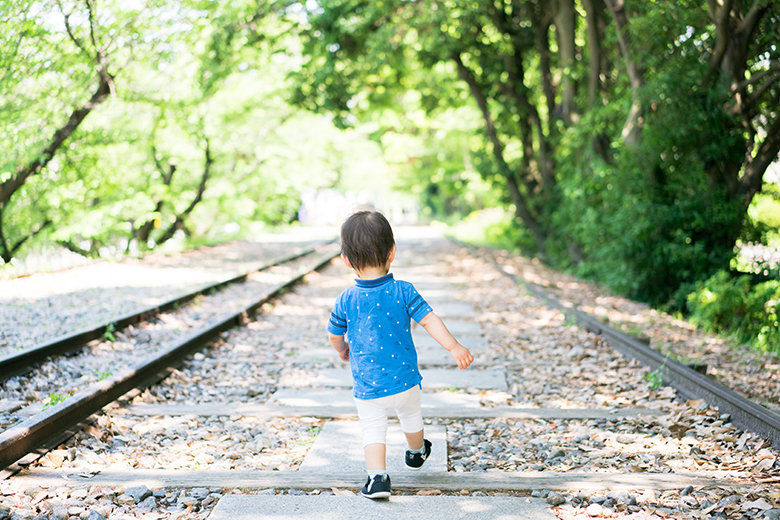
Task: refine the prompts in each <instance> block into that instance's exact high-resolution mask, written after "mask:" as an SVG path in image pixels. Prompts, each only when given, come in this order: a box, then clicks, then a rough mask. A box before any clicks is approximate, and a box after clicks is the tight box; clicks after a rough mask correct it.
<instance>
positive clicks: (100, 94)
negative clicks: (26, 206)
mask: <svg viewBox="0 0 780 520" xmlns="http://www.w3.org/2000/svg"><path fill="white" fill-rule="evenodd" d="M109 93H110V89H109V85H108V82H107V81H106V80H105V78H104V77H102V76H100V83H99V85H98V88H97V90H96V91H95V93H94V94H92V97H91V98H90V100H89V101H88V102H87V103H85V104H84V105H83V106H81V107H80V108H77V109H75V110H74V111H73V112H72V113H71V114H70V117H69V118H68V121H67V122H66V123H65V124H64V125H63V126H62V127H60V128H59V129H58V130H57V131H56V132H54V135H53V136H52V138H51V140H50V141H49V144H48V145H47V146H46V147H45V148H43V150H41V151H40V152H39V153H38V156H37V157H36V158H35V159H33V160H32V161H31V162H30V163H28V164H27V165H25V166H20V167H19V168H18V169H17V170H16V173H15V174H14V175H13V176H12V177H11V178H9V179H8V180H6V181H5V182H3V183H2V184H0V207H2V206H4V205H5V204H7V203H8V201H9V200H11V196H12V195H13V194H14V193H15V192H16V191H17V190H18V189H19V188H20V187H21V186H22V185H23V184H24V183H25V182H27V179H28V178H30V177H32V176H33V175H37V174H39V173H40V172H41V171H43V169H44V168H45V167H46V165H47V164H49V161H51V160H52V158H53V157H54V154H55V153H56V152H57V150H58V149H59V148H60V146H62V143H64V142H65V140H66V139H67V138H68V137H70V136H71V134H73V132H74V131H75V130H76V128H78V126H79V125H80V124H81V122H82V121H84V118H85V117H87V115H88V114H89V113H90V112H91V111H92V110H94V109H95V107H97V106H98V105H99V104H100V103H102V102H103V101H104V100H105V99H106V98H107V97H108V95H109Z"/></svg>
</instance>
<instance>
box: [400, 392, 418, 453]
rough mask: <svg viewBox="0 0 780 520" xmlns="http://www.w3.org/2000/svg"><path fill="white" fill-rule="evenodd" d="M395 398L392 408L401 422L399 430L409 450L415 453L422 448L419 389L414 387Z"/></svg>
mask: <svg viewBox="0 0 780 520" xmlns="http://www.w3.org/2000/svg"><path fill="white" fill-rule="evenodd" d="M393 397H395V398H396V399H395V402H394V403H393V405H394V406H393V407H394V408H395V411H396V413H397V414H398V420H399V421H401V429H402V430H403V432H404V435H405V436H406V444H408V445H409V449H410V450H412V451H417V450H419V449H421V448H422V447H423V433H424V431H423V419H422V409H421V408H420V387H419V386H415V387H413V388H410V389H409V390H407V391H405V392H402V393H400V394H398V395H396V396H393Z"/></svg>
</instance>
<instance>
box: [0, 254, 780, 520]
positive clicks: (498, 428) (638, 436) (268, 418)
mask: <svg viewBox="0 0 780 520" xmlns="http://www.w3.org/2000/svg"><path fill="white" fill-rule="evenodd" d="M464 253H465V250H464V249H461V248H459V247H456V246H454V245H452V244H447V243H445V242H443V241H437V240H430V241H421V242H416V243H413V242H407V243H404V242H400V243H399V255H398V259H397V260H396V265H397V269H394V272H396V273H397V275H396V276H397V277H398V278H402V279H408V280H410V281H413V282H415V284H416V285H417V287H418V289H419V290H420V292H421V293H422V294H423V296H425V297H426V298H427V299H428V300H429V301H430V302H431V304H432V306H433V307H434V309H435V310H436V312H437V313H438V314H440V315H441V316H442V317H443V318H444V319H445V321H446V322H447V324H448V326H449V327H450V329H451V330H452V331H453V333H454V334H455V335H456V336H458V337H459V338H460V339H461V342H462V343H464V344H466V345H467V346H469V348H471V349H472V351H473V352H474V354H475V358H476V361H475V364H474V366H473V367H472V368H470V369H469V370H468V371H465V372H458V371H457V370H456V369H453V367H452V364H451V363H449V362H448V360H447V359H446V356H442V352H443V350H441V349H438V350H437V348H436V346H435V345H433V344H431V342H430V341H429V340H428V339H426V336H424V335H421V334H419V332H420V331H419V330H415V339H416V344H417V346H418V351H419V353H420V364H421V366H422V372H423V377H424V382H423V384H424V387H425V392H424V395H423V406H424V416H425V417H426V436H427V437H428V438H430V439H431V440H432V441H433V442H434V454H433V456H432V457H431V459H430V460H429V462H428V463H426V466H425V467H424V469H423V470H422V471H421V472H419V473H412V472H408V471H405V470H403V469H401V468H399V467H398V465H399V461H400V458H401V457H402V454H403V449H404V447H403V445H402V441H401V439H400V433H399V431H398V429H397V426H396V427H395V428H393V427H392V425H391V431H390V437H389V439H388V465H389V470H390V474H391V478H392V482H393V488H394V490H395V491H396V495H394V496H393V497H392V498H391V499H390V501H388V502H384V503H381V502H380V503H375V502H371V503H367V502H366V499H363V498H361V497H356V496H354V494H355V491H356V489H359V487H360V485H361V484H362V482H363V481H364V480H365V476H364V475H365V473H363V471H362V469H363V455H362V449H361V446H362V444H361V443H360V438H359V433H358V429H357V423H356V421H355V415H354V405H353V404H352V403H351V396H350V391H349V390H348V388H347V387H349V386H350V385H351V381H350V377H349V373H348V369H346V368H345V366H344V365H343V364H341V363H340V362H339V361H338V360H337V359H336V358H335V354H334V353H332V352H330V351H329V350H328V349H329V347H327V346H326V345H324V342H323V338H324V333H323V330H324V325H325V322H326V320H327V315H328V311H329V309H330V304H331V303H332V301H333V298H335V296H336V295H337V294H338V292H339V291H340V290H341V289H342V288H343V287H346V286H347V285H348V284H349V283H350V277H349V272H347V271H346V270H344V268H343V266H341V267H339V266H338V265H331V266H328V267H326V268H325V269H323V270H321V271H320V272H318V273H315V274H311V275H309V276H308V277H307V281H308V283H307V284H306V285H300V286H298V287H297V288H296V290H295V291H293V292H289V293H287V294H285V295H284V296H283V297H282V298H281V299H280V300H279V301H278V302H277V304H276V305H274V306H273V307H270V306H268V307H266V308H264V312H263V313H262V315H261V316H260V317H258V318H256V319H248V320H246V321H245V322H244V326H243V327H240V328H234V329H231V330H229V331H224V332H221V334H220V336H219V339H217V340H216V341H215V342H214V343H213V344H212V345H211V346H210V347H209V348H208V349H206V351H204V352H203V353H201V354H196V355H195V356H192V357H190V358H189V359H187V360H186V361H185V363H184V364H183V365H182V367H181V368H180V369H178V370H175V371H173V372H172V373H171V374H170V376H169V377H168V378H166V379H165V380H163V381H161V382H160V383H158V384H156V385H153V386H151V387H150V388H149V389H147V390H145V391H143V392H139V391H137V392H136V393H135V394H133V395H126V396H125V400H124V404H122V405H119V404H116V403H114V404H112V405H109V406H107V407H105V408H103V410H102V411H101V412H99V413H97V414H96V415H95V416H94V417H93V424H92V425H91V426H88V427H86V428H84V429H83V431H81V432H79V433H78V434H77V435H76V436H75V438H73V439H71V440H69V441H66V442H64V443H62V444H61V445H59V446H57V448H58V449H55V450H54V451H52V452H50V453H49V454H47V455H46V456H45V457H43V458H41V459H40V460H39V461H38V462H36V463H35V464H32V465H31V467H29V468H28V469H26V470H25V471H22V472H21V473H19V474H18V475H17V476H15V477H13V478H11V479H9V480H7V481H5V482H3V483H2V485H0V490H2V491H4V493H6V494H7V496H11V497H14V499H16V501H17V502H18V503H15V504H13V509H14V511H16V512H17V513H16V514H23V513H19V512H20V511H21V512H24V511H27V512H34V513H35V514H36V515H37V514H44V515H50V516H52V515H54V516H52V517H56V514H55V509H57V506H58V504H59V509H58V513H57V514H60V513H62V508H63V507H65V506H67V505H68V504H72V505H71V506H70V507H71V508H72V509H70V510H68V511H66V512H67V513H68V514H70V513H77V514H76V515H72V516H77V517H79V518H92V520H99V518H98V517H97V516H95V514H99V515H101V516H102V517H105V518H117V519H122V518H174V519H178V518H206V517H209V518H213V519H216V520H220V519H223V518H231V519H232V518H247V519H249V518H252V519H256V518H282V517H283V518H303V517H314V518H344V519H351V518H363V517H364V516H366V514H373V515H374V516H378V517H379V518H383V517H386V518H398V517H405V516H411V515H412V514H414V516H416V517H419V518H484V519H490V518H505V519H509V518H556V517H557V518H591V517H623V518H652V517H675V518H710V517H712V516H715V517H719V518H743V517H747V518H759V517H761V515H765V516H766V517H767V518H771V515H773V514H775V515H776V514H777V513H776V512H780V508H778V505H779V504H778V499H780V493H779V488H778V480H780V479H778V477H777V475H778V467H779V466H780V464H778V461H777V459H778V457H777V452H776V451H775V450H774V449H772V448H771V446H770V445H771V441H769V440H768V439H766V438H765V437H762V436H760V435H756V434H753V433H751V432H748V431H743V430H741V429H739V428H738V427H737V426H736V425H734V424H733V421H732V418H731V416H730V414H728V413H724V412H722V411H719V410H717V409H713V408H710V407H709V406H708V405H707V404H706V402H705V401H703V400H700V399H699V400H697V399H687V400H686V399H681V398H680V397H679V396H678V394H677V392H676V391H675V390H674V389H673V388H671V387H664V388H659V389H650V388H648V387H647V385H646V381H645V376H646V374H647V373H648V368H647V367H643V366H641V365H640V364H639V363H638V362H637V361H635V360H630V359H626V358H624V357H622V356H620V355H616V354H615V353H614V351H613V350H612V348H611V347H610V346H609V345H608V344H607V343H606V342H605V341H603V338H602V337H601V336H599V335H596V334H593V333H592V332H588V331H587V330H585V329H583V328H580V327H576V326H570V324H568V323H567V322H566V318H565V315H564V314H563V313H562V312H561V311H560V310H558V309H555V308H550V307H548V306H546V305H544V304H543V302H541V301H540V299H539V298H538V296H536V295H533V294H529V293H524V292H523V290H522V289H519V290H518V287H517V286H516V284H515V283H514V282H510V281H509V280H507V279H505V278H503V277H502V276H501V275H500V274H498V272H497V271H495V270H493V269H492V268H491V267H490V266H489V264H486V263H485V262H484V261H482V260H479V259H477V258H474V257H473V256H470V255H466V254H464ZM423 334H424V332H423ZM444 354H446V352H445V353H444ZM228 387H230V388H231V389H235V388H241V389H246V391H245V394H244V395H245V398H244V399H242V401H241V402H236V401H235V400H230V401H226V400H224V399H222V398H221V394H222V392H221V389H224V388H228ZM212 390H214V391H212ZM74 497H75V498H74ZM69 501H70V502H69ZM79 508H80V510H79ZM93 511H94V512H95V514H93ZM104 513H105V514H104ZM1 515H2V513H1V512H0V516H1ZM90 515H92V517H90ZM382 515H384V516H382ZM718 515H720V516H718ZM30 518H34V517H33V516H31V517H30Z"/></svg>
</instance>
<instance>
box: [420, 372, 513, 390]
mask: <svg viewBox="0 0 780 520" xmlns="http://www.w3.org/2000/svg"><path fill="white" fill-rule="evenodd" d="M420 372H421V373H422V376H423V382H422V384H423V388H428V389H432V388H437V389H438V388H441V389H446V388H478V389H492V390H503V391H506V390H507V389H508V387H507V384H506V373H505V372H504V370H503V369H501V368H491V369H488V370H475V369H467V370H458V369H451V370H450V369H446V368H429V369H425V370H421V371H420Z"/></svg>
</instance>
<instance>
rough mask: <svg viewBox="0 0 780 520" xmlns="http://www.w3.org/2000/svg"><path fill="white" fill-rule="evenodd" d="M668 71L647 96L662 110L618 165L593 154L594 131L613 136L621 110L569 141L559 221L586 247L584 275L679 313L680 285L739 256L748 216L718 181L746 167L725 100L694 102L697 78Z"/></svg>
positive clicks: (588, 124) (561, 254) (605, 112)
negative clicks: (730, 167)
mask: <svg viewBox="0 0 780 520" xmlns="http://www.w3.org/2000/svg"><path fill="white" fill-rule="evenodd" d="M667 67H668V70H665V71H664V72H663V73H660V72H659V74H658V75H656V76H655V77H654V79H653V82H652V84H651V85H650V86H648V89H647V91H648V95H649V96H650V99H649V100H648V103H655V105H653V106H654V109H653V110H652V112H651V113H650V114H649V115H648V116H647V120H646V122H645V126H644V133H643V137H644V139H643V142H642V146H641V147H633V148H630V149H622V150H618V151H617V154H616V156H615V161H614V163H613V164H607V163H605V162H604V161H603V160H601V159H600V158H599V157H597V156H596V155H595V153H594V152H593V151H591V150H592V147H591V138H592V133H591V132H589V131H588V130H589V129H591V128H596V129H601V128H603V129H604V130H606V129H607V128H609V127H612V128H614V125H613V124H610V121H614V119H615V112H614V107H605V108H603V109H597V110H593V111H591V112H590V113H589V114H588V115H587V116H586V117H585V118H584V119H583V120H582V122H581V124H580V125H578V126H581V129H579V130H578V131H573V132H570V133H569V135H568V136H567V137H566V139H565V140H564V141H563V146H564V148H565V149H566V150H567V152H568V153H566V155H567V156H569V157H572V158H574V157H576V158H578V160H577V161H567V162H564V163H562V164H561V167H560V171H561V177H562V181H561V186H562V193H563V197H564V199H565V203H564V204H563V205H562V206H561V208H560V210H559V211H558V212H556V214H555V216H554V218H555V221H556V222H557V223H558V225H559V229H560V230H561V231H562V232H563V233H565V236H566V237H568V238H570V239H573V241H574V242H575V243H577V244H578V245H579V247H580V248H581V251H582V254H583V257H584V258H583V261H582V262H581V263H579V265H577V270H578V273H579V274H580V275H583V276H586V277H590V278H596V279H598V280H600V281H603V282H605V283H607V284H608V285H610V286H611V287H612V288H613V289H615V290H617V291H619V292H622V293H625V294H629V295H630V296H632V297H634V298H638V299H640V300H644V301H649V302H651V303H653V304H657V305H660V304H668V303H671V304H672V307H671V309H673V310H679V309H680V308H681V307H684V294H682V298H681V296H680V294H681V293H680V291H679V289H680V287H681V285H683V284H688V283H695V282H696V281H698V280H703V279H706V278H708V277H709V276H711V275H712V274H713V273H715V272H716V271H718V270H720V269H724V268H727V267H728V265H729V261H730V259H731V258H732V256H733V245H734V242H735V240H736V238H737V237H738V236H739V234H740V230H741V228H742V223H743V219H744V207H743V206H742V203H741V202H740V201H739V200H738V199H734V198H732V197H731V196H730V195H729V194H728V193H727V192H726V190H725V189H723V188H722V187H719V186H718V185H717V184H716V183H714V182H713V178H717V177H719V176H725V175H729V173H727V172H725V171H723V170H722V166H723V165H724V164H728V163H729V162H732V163H733V162H734V161H739V160H741V159H740V158H739V150H740V149H742V147H743V146H744V143H743V142H742V137H741V134H740V132H739V122H738V121H737V120H735V119H734V118H732V117H730V116H728V115H726V114H724V113H723V112H722V110H719V109H718V107H719V106H720V105H721V104H722V103H723V102H724V95H725V94H723V93H721V92H719V91H718V90H712V91H707V92H699V93H698V94H695V95H687V92H690V91H693V92H695V91H696V89H697V88H698V87H697V81H699V80H700V78H697V77H696V75H695V74H693V73H692V72H691V71H690V70H681V69H678V68H677V67H676V66H672V65H669V66H667ZM683 94H686V95H683ZM583 156H584V157H585V159H586V160H584V161H581V160H579V158H581V157H583ZM561 242H563V240H562V241H561ZM553 259H555V260H556V261H557V263H558V264H559V265H562V266H564V267H565V266H566V265H567V263H568V262H570V261H571V255H570V250H568V249H565V248H563V247H560V248H559V249H557V250H554V254H553ZM683 292H684V291H683ZM686 294H687V293H686Z"/></svg>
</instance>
